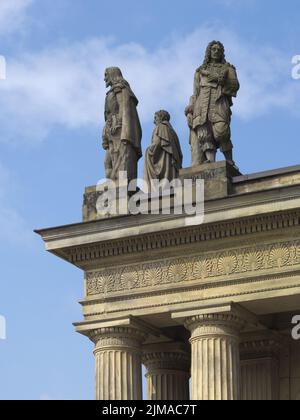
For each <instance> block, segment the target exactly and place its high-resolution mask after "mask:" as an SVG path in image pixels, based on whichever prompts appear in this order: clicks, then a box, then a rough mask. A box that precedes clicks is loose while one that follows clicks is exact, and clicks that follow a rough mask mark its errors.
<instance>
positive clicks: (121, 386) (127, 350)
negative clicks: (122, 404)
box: [90, 327, 144, 400]
mask: <svg viewBox="0 0 300 420" xmlns="http://www.w3.org/2000/svg"><path fill="white" fill-rule="evenodd" d="M90 338H91V339H92V341H94V343H95V350H94V355H95V360H96V400H141V399H142V370H141V366H142V365H141V343H142V341H143V339H144V335H143V334H142V333H141V332H140V331H138V330H135V329H132V328H125V327H112V328H101V329H99V330H95V331H93V332H92V333H90Z"/></svg>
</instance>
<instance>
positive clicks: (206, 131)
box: [197, 123, 217, 163]
mask: <svg viewBox="0 0 300 420" xmlns="http://www.w3.org/2000/svg"><path fill="white" fill-rule="evenodd" d="M197 136H198V140H199V144H200V148H201V150H202V153H203V155H204V163H213V162H215V161H216V154H217V148H216V146H215V142H214V138H213V132H212V129H211V126H210V124H209V123H206V124H204V125H202V126H200V127H198V128H197Z"/></svg>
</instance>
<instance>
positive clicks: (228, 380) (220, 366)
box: [186, 314, 243, 400]
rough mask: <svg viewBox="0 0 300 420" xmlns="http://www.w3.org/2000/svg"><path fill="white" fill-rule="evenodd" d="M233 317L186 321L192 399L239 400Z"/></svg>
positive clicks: (239, 325) (238, 322)
mask: <svg viewBox="0 0 300 420" xmlns="http://www.w3.org/2000/svg"><path fill="white" fill-rule="evenodd" d="M242 325H243V322H242V320H241V319H239V318H238V317H237V316H236V315H232V314H211V315H198V316H195V317H192V318H189V319H187V320H186V327H187V328H188V329H189V330H190V331H191V339H190V343H191V346H192V395H191V399H192V400H239V399H240V356H239V331H240V329H241V328H242Z"/></svg>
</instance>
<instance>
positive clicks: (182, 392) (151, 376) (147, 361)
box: [143, 349, 190, 401]
mask: <svg viewBox="0 0 300 420" xmlns="http://www.w3.org/2000/svg"><path fill="white" fill-rule="evenodd" d="M143 363H144V365H145V367H146V369H147V374H146V378H147V398H148V400H156V401H161V400H168V401H175V400H182V401H187V400H189V378H190V355H189V354H188V353H187V352H183V351H182V352H180V351H164V350H163V349H161V351H158V350H157V351H152V352H151V351H148V352H145V353H144V354H143Z"/></svg>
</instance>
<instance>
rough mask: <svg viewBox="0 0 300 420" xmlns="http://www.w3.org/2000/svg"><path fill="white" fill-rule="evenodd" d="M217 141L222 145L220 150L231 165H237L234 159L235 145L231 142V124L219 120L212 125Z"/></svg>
mask: <svg viewBox="0 0 300 420" xmlns="http://www.w3.org/2000/svg"><path fill="white" fill-rule="evenodd" d="M212 129H213V133H214V137H215V139H216V142H217V143H218V144H219V145H220V151H221V152H222V153H223V154H224V157H225V159H226V160H227V162H228V163H230V165H235V163H234V160H233V153H232V149H233V145H232V142H231V139H230V138H231V131H230V126H229V124H228V123H226V122H218V123H215V124H213V126H212Z"/></svg>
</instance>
